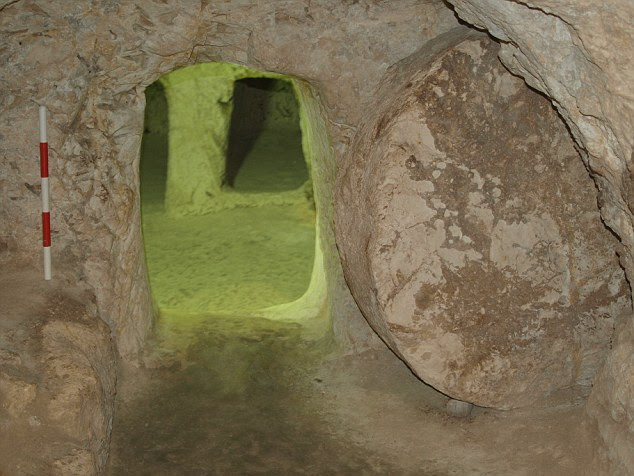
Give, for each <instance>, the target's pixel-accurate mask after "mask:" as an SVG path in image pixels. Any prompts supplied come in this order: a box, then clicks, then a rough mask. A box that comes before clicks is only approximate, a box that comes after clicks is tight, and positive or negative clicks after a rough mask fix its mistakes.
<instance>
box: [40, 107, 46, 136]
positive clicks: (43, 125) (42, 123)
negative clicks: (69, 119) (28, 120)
mask: <svg viewBox="0 0 634 476" xmlns="http://www.w3.org/2000/svg"><path fill="white" fill-rule="evenodd" d="M40 142H46V106H40Z"/></svg>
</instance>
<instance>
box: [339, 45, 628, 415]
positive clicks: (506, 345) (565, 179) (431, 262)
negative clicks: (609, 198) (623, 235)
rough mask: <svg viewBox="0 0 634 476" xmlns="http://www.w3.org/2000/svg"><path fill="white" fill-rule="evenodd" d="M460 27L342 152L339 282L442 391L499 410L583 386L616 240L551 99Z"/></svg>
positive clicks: (615, 268) (611, 308)
mask: <svg viewBox="0 0 634 476" xmlns="http://www.w3.org/2000/svg"><path fill="white" fill-rule="evenodd" d="M457 38H458V37H457V36H456V35H446V36H445V37H444V38H441V39H439V42H438V49H439V50H440V52H439V53H438V54H437V55H435V56H431V57H430V55H429V52H428V51H423V52H421V55H420V57H419V58H416V59H411V60H410V61H408V62H406V63H404V64H403V65H402V66H401V70H399V71H395V72H393V73H392V77H391V79H388V80H387V81H386V83H385V84H384V85H383V91H385V94H386V96H388V97H389V98H390V99H386V103H385V104H384V106H383V108H382V109H381V110H380V112H379V113H378V114H377V115H376V117H374V118H373V120H372V121H369V123H368V125H367V127H366V128H365V129H364V130H363V131H362V132H361V133H360V135H359V137H358V139H357V141H356V143H355V145H354V146H353V152H352V154H351V155H350V156H349V158H348V160H347V161H346V163H345V164H344V167H343V173H342V176H341V181H340V189H339V191H340V194H339V196H338V198H339V200H338V204H339V207H338V219H337V223H338V228H337V231H338V243H339V245H340V249H341V251H342V252H343V257H344V271H345V273H346V277H347V280H348V283H349V284H350V287H351V289H352V290H353V294H354V295H355V296H356V298H357V302H358V304H359V306H360V307H361V309H362V310H363V311H364V313H365V315H366V317H367V318H368V320H369V321H370V323H371V324H372V326H373V328H374V329H375V330H376V331H377V332H378V333H379V334H380V335H381V336H382V338H383V339H384V340H385V341H386V342H387V343H388V345H390V347H391V348H392V349H393V350H394V351H395V352H396V353H397V354H398V355H399V356H401V358H402V359H403V360H404V361H405V362H406V363H407V364H408V365H409V366H410V367H411V368H412V370H413V371H414V372H415V373H416V374H417V375H418V376H419V377H421V378H422V379H423V380H424V381H425V382H427V383H429V384H430V385H433V386H434V387H435V388H437V389H439V390H440V391H442V392H443V393H446V394H447V395H449V396H451V397H453V398H456V399H459V400H464V401H467V402H471V403H475V404H477V405H482V406H491V407H497V408H512V407H516V406H521V405H527V404H530V403H532V402H534V401H535V400H537V399H539V398H542V397H545V396H547V395H549V394H551V393H552V392H554V391H556V390H558V389H562V388H567V387H570V386H573V385H584V386H586V387H588V389H589V386H590V384H591V381H592V378H593V376H594V374H595V373H596V371H597V369H598V368H599V367H600V365H601V364H602V363H603V360H604V358H605V355H606V351H607V346H608V344H609V341H610V339H611V336H612V333H613V328H614V323H615V316H620V315H622V314H624V313H626V312H627V311H628V310H629V306H630V301H629V290H628V286H627V283H626V281H625V278H624V275H623V272H622V270H621V268H620V267H619V265H618V260H617V258H616V255H615V247H616V240H614V239H613V238H612V237H611V235H610V233H609V232H608V231H607V230H606V229H605V227H604V226H603V224H602V223H601V220H600V217H599V213H598V210H597V207H596V194H595V189H594V185H593V183H592V180H591V179H590V177H589V175H588V173H587V171H586V170H585V168H584V165H583V163H582V161H581V159H580V157H579V156H578V154H577V153H576V151H575V149H574V147H573V142H572V139H571V138H570V137H569V135H568V133H567V131H566V129H565V126H564V124H563V123H562V122H561V121H560V119H559V117H558V116H557V114H556V113H555V111H554V110H553V109H552V107H551V106H550V104H549V102H548V101H547V100H546V99H545V98H543V97H542V96H540V95H539V94H537V93H535V92H534V91H532V90H530V89H529V88H527V87H526V86H525V84H524V82H523V81H522V80H521V79H518V78H516V77H513V76H512V75H511V74H510V73H509V72H508V71H507V70H506V69H505V68H504V66H503V65H502V64H501V63H500V62H499V60H498V59H497V51H498V46H497V44H495V43H493V42H491V41H490V40H488V39H486V38H485V37H479V38H474V39H468V40H465V41H461V40H459V39H457ZM442 42H445V44H442ZM389 91H392V92H391V93H390V92H389Z"/></svg>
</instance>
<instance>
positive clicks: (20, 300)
mask: <svg viewBox="0 0 634 476" xmlns="http://www.w3.org/2000/svg"><path fill="white" fill-rule="evenodd" d="M5 269H6V271H7V273H6V275H3V276H0V309H2V312H3V314H2V320H1V321H0V349H2V350H1V352H0V473H1V474H10V475H14V474H15V475H18V474H60V475H61V474H64V475H67V474H68V475H70V474H76V475H92V474H99V472H100V471H101V469H102V468H103V467H104V465H105V462H106V459H107V455H108V442H109V437H110V430H111V425H112V416H113V406H114V394H115V355H114V349H113V346H112V342H111V337H110V332H109V330H108V328H107V326H106V325H105V323H103V322H102V321H100V320H99V319H98V318H97V317H96V316H95V315H94V305H93V304H91V298H90V296H89V295H87V294H85V292H84V291H82V290H80V289H77V288H72V287H71V286H70V285H69V283H64V282H61V281H59V282H57V283H46V282H44V281H43V280H42V279H41V277H40V274H39V273H34V272H30V271H24V270H17V269H14V268H11V267H7V268H5ZM93 299H94V298H93Z"/></svg>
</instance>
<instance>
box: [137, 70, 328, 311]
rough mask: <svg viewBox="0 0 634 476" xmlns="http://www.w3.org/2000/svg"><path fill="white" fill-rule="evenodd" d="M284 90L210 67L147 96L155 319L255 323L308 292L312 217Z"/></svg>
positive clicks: (296, 127) (177, 74) (290, 90)
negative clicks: (215, 317)
mask: <svg viewBox="0 0 634 476" xmlns="http://www.w3.org/2000/svg"><path fill="white" fill-rule="evenodd" d="M292 81H293V80H292V79H290V78H286V77H281V76H279V75H276V76H275V77H267V76H266V73H261V72H256V71H251V70H247V69H246V68H242V67H238V66H235V65H228V64H220V63H213V64H203V65H196V66H191V67H188V68H183V69H181V70H177V71H174V72H172V73H169V74H168V75H165V76H163V77H162V78H160V79H159V80H158V81H156V82H155V83H153V84H152V85H150V86H149V87H148V88H147V90H146V100H147V106H146V114H145V129H144V135H143V141H142V151H141V162H140V175H141V204H142V219H143V236H144V243H145V252H146V260H147V267H148V273H149V279H150V285H151V289H152V294H153V297H154V300H155V302H156V304H157V307H158V309H159V312H160V313H161V314H165V313H172V314H174V313H177V314H197V313H212V314H222V315H249V314H252V315H258V313H259V312H260V311H262V310H265V309H267V308H270V307H272V306H277V305H280V304H285V303H289V302H293V301H296V300H298V299H300V298H301V297H302V295H304V294H305V292H306V290H307V289H308V287H309V284H310V281H311V272H312V269H313V261H314V259H315V213H316V211H315V206H314V202H313V200H312V183H311V180H310V173H309V168H310V167H309V166H308V164H307V160H306V158H305V157H306V155H305V154H304V150H303V147H302V130H301V127H300V108H299V104H298V99H297V97H296V94H295V92H294V86H293V83H292Z"/></svg>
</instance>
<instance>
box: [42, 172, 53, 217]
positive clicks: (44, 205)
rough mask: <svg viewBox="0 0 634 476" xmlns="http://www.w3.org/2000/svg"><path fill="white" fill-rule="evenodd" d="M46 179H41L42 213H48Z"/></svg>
mask: <svg viewBox="0 0 634 476" xmlns="http://www.w3.org/2000/svg"><path fill="white" fill-rule="evenodd" d="M48 187H49V185H48V177H42V211H43V212H50V211H51V210H50V209H49V204H48Z"/></svg>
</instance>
